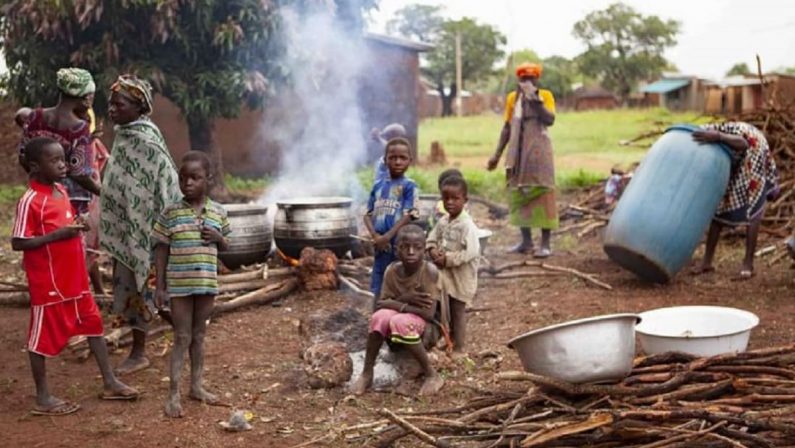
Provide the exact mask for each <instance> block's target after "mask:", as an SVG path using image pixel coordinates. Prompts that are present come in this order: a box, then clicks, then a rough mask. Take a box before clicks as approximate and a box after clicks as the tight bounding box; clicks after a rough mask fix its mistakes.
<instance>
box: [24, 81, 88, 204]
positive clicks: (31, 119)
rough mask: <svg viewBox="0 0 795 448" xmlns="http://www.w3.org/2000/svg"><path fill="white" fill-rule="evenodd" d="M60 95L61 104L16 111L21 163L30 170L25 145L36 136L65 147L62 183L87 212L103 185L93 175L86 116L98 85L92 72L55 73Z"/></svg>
mask: <svg viewBox="0 0 795 448" xmlns="http://www.w3.org/2000/svg"><path fill="white" fill-rule="evenodd" d="M56 86H57V87H58V91H59V93H60V96H59V98H58V104H56V105H55V106H53V107H48V108H41V107H39V108H35V109H31V108H28V107H23V108H22V109H20V110H19V111H17V114H16V122H17V124H18V125H19V126H21V127H22V141H21V143H20V146H19V163H20V165H22V167H23V168H25V171H27V164H26V163H25V154H24V152H23V149H24V147H25V144H26V143H27V142H28V141H29V140H31V139H33V138H36V137H49V138H52V139H54V140H55V141H57V142H58V143H60V144H61V146H63V150H64V156H66V164H67V177H66V179H64V181H63V184H64V186H65V187H66V189H67V191H68V192H69V199H70V200H71V201H72V206H73V207H74V208H75V210H77V212H78V213H80V214H84V213H87V212H88V203H89V202H90V201H91V197H92V195H99V190H100V185H99V183H98V182H97V181H96V180H95V178H94V151H93V146H92V145H91V131H90V129H89V123H88V122H87V121H85V120H84V119H83V118H82V117H84V116H85V115H86V114H87V112H88V109H89V108H90V107H91V103H92V102H93V101H94V91H95V90H96V85H95V84H94V80H93V78H92V77H91V73H89V72H88V71H86V70H83V69H81V68H62V69H60V70H58V73H57V74H56Z"/></svg>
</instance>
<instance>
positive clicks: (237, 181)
mask: <svg viewBox="0 0 795 448" xmlns="http://www.w3.org/2000/svg"><path fill="white" fill-rule="evenodd" d="M224 180H225V181H226V188H228V189H229V191H231V192H235V193H246V192H252V191H254V192H262V191H263V190H265V188H266V187H267V186H268V184H270V182H271V179H270V177H256V178H246V177H237V176H233V175H231V174H226V176H224Z"/></svg>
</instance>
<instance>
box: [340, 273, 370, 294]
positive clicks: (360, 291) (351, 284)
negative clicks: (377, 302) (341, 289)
mask: <svg viewBox="0 0 795 448" xmlns="http://www.w3.org/2000/svg"><path fill="white" fill-rule="evenodd" d="M339 277H340V283H342V284H343V285H345V287H347V288H348V289H350V290H351V291H353V292H354V293H356V294H359V295H361V296H364V297H366V298H368V299H374V298H375V294H373V293H372V292H370V291H365V290H363V289H361V288H359V286H357V285H356V283H355V282H354V281H353V280H351V279H350V278H348V277H346V276H344V275H342V274H340V276H339Z"/></svg>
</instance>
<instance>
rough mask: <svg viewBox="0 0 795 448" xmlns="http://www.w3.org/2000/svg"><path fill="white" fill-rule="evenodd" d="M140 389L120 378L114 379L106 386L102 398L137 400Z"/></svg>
mask: <svg viewBox="0 0 795 448" xmlns="http://www.w3.org/2000/svg"><path fill="white" fill-rule="evenodd" d="M138 395H139V393H138V391H137V390H136V389H134V388H132V387H130V386H128V385H126V384H124V383H122V382H121V381H119V380H114V381H113V382H112V383H111V384H108V385H106V386H105V387H104V389H103V391H102V394H101V395H100V398H102V399H103V400H135V399H136V398H138Z"/></svg>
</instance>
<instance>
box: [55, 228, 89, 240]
mask: <svg viewBox="0 0 795 448" xmlns="http://www.w3.org/2000/svg"><path fill="white" fill-rule="evenodd" d="M82 229H83V228H82V227H80V226H75V225H68V226H63V227H61V228H60V229H58V230H56V231H55V232H53V233H54V234H55V235H53V236H54V240H55V241H59V240H68V239H71V238H74V237H76V236H79V235H80V231H81V230H82Z"/></svg>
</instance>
